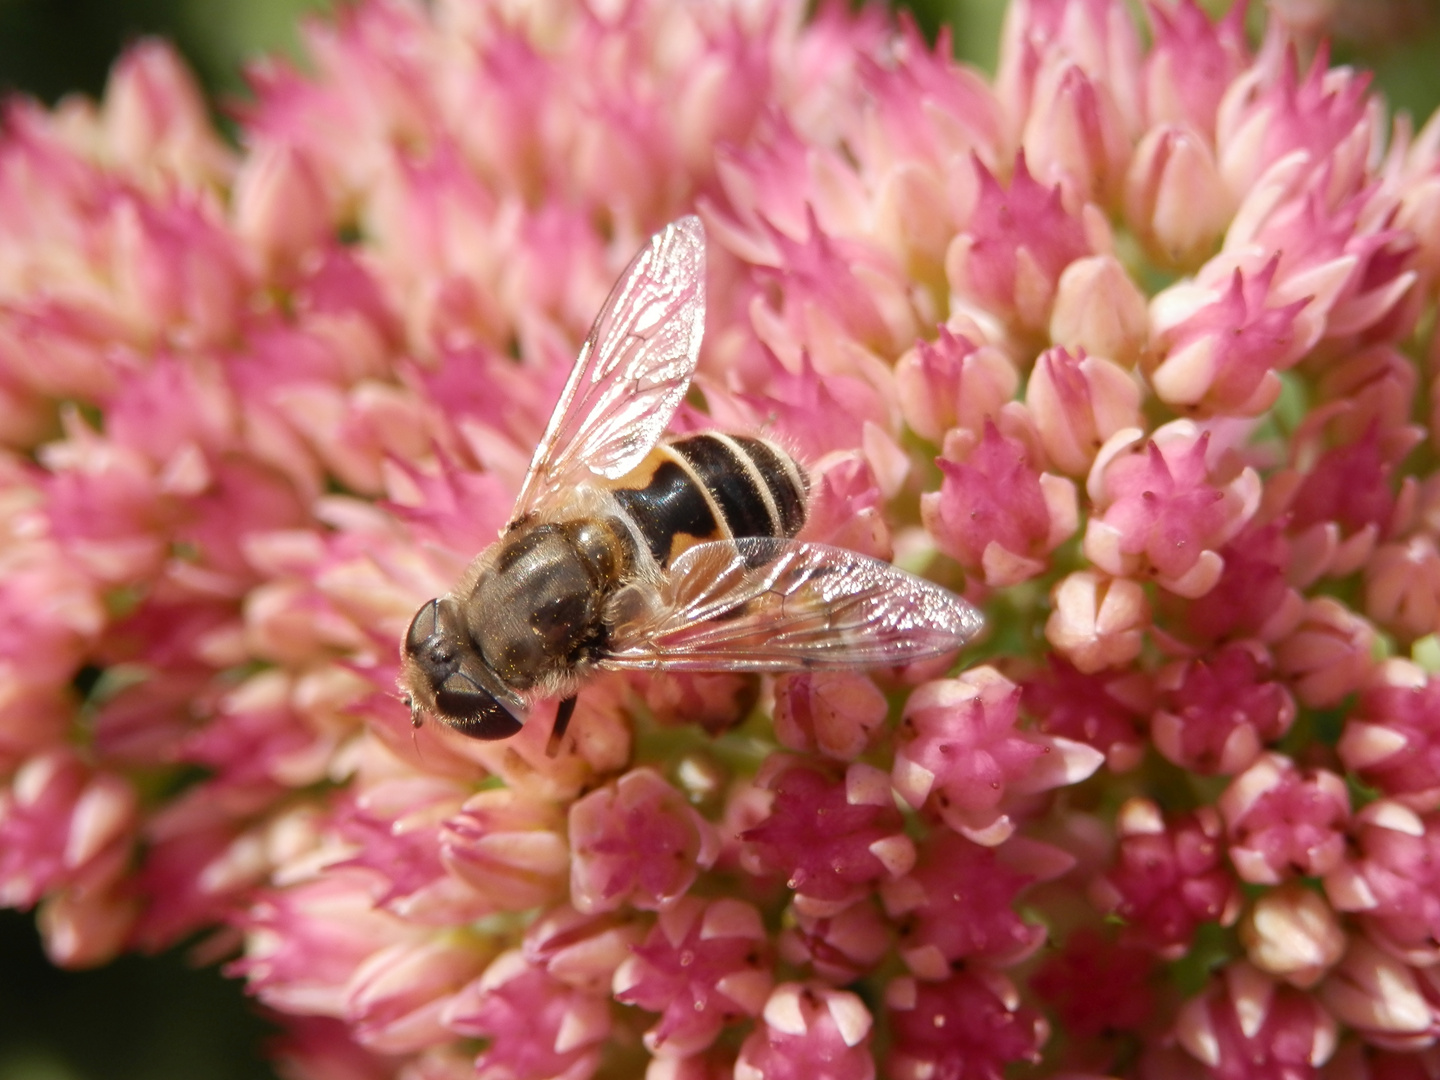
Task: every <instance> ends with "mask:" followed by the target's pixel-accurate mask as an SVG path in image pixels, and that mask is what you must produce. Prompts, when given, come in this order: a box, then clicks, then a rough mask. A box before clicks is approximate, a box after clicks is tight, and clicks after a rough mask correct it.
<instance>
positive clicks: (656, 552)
mask: <svg viewBox="0 0 1440 1080" xmlns="http://www.w3.org/2000/svg"><path fill="white" fill-rule="evenodd" d="M704 325H705V230H704V227H703V226H702V225H701V223H700V219H699V218H697V217H693V216H692V217H684V218H681V219H680V220H679V221H676V222H673V223H672V224H670V225H669V226H667V227H666V228H665V229H664V230H662V231H661V232H659V233H657V234H656V235H655V236H654V237H652V238H651V240H650V243H649V244H648V245H647V246H646V247H645V248H644V249H642V250H641V252H640V253H639V254H638V255H636V256H635V259H634V260H633V261H632V262H631V263H630V265H629V267H628V268H627V269H626V270H625V272H624V274H622V275H621V277H620V280H619V281H618V282H617V283H616V285H615V287H614V289H612V290H611V293H610V296H609V298H608V299H607V300H606V302H605V306H604V307H603V308H602V309H601V311H600V315H599V317H598V318H596V320H595V325H594V326H593V327H592V328H591V330H590V335H589V337H588V338H587V339H586V341H585V344H584V346H583V347H582V348H581V350H580V356H579V358H578V359H577V360H576V362H575V369H574V371H572V372H571V373H570V378H569V380H568V381H567V383H566V384H565V389H564V392H563V393H562V394H561V395H560V401H559V403H558V404H557V405H556V407H555V412H554V414H553V415H552V416H551V417H550V423H549V425H548V427H547V428H546V429H545V435H544V437H543V438H542V439H541V440H540V445H539V446H538V447H536V450H535V456H534V457H533V458H532V460H531V463H530V469H529V472H528V474H527V475H526V477H525V481H524V483H523V484H522V485H521V488H520V496H519V499H518V500H517V502H516V504H515V510H514V512H513V514H512V515H511V518H510V523H509V524H508V525H507V526H506V527H505V529H504V530H503V531H502V533H501V535H500V538H499V539H498V540H497V541H496V542H495V543H494V544H492V545H491V546H490V547H488V548H486V549H485V550H484V551H482V552H481V553H480V554H479V555H478V556H477V557H476V559H475V561H474V562H472V563H471V564H470V566H469V568H468V569H467V570H466V571H465V573H464V575H463V576H462V577H461V578H460V581H459V582H458V583H457V584H456V586H455V588H454V589H452V590H451V591H450V592H449V593H447V594H446V595H445V596H441V597H437V598H435V599H433V600H429V601H427V602H426V603H425V604H424V605H423V606H422V607H421V608H420V610H419V611H418V612H417V613H416V615H415V618H414V619H413V620H412V621H411V623H410V628H409V630H407V631H406V633H405V639H404V641H403V642H402V643H401V647H400V688H401V690H402V691H403V693H404V695H405V700H406V702H407V704H408V705H409V707H410V713H411V720H412V722H413V723H414V724H415V725H416V726H418V725H419V724H420V722H421V719H422V715H423V714H424V713H430V714H431V715H433V716H435V717H436V718H437V719H439V720H441V721H443V722H444V723H446V724H448V725H450V726H451V727H453V728H455V729H456V730H457V731H459V732H461V733H463V734H465V735H469V736H472V737H473V738H477V739H503V738H506V737H507V736H510V735H513V734H514V733H515V732H516V731H518V730H519V729H520V727H521V725H522V724H523V723H524V722H525V716H526V713H527V712H528V709H529V707H530V706H531V705H533V704H534V703H535V702H536V701H538V700H541V699H544V698H560V699H562V700H561V703H560V706H559V709H558V711H557V713H556V719H555V728H554V733H553V734H552V737H551V746H552V748H553V747H554V746H555V745H556V741H557V740H558V739H559V738H560V737H561V736H562V735H563V734H564V731H565V725H566V724H567V723H568V721H569V718H570V714H571V713H572V712H573V711H574V707H575V696H576V694H577V692H578V691H579V688H580V686H581V684H582V683H583V682H584V680H585V678H586V676H587V675H589V674H590V673H592V672H594V671H597V670H599V671H605V670H608V671H620V670H642V671H770V672H780V671H797V670H802V669H808V668H821V667H835V666H846V667H853V666H863V665H881V664H903V663H908V662H910V661H913V660H919V659H922V658H925V657H930V656H935V655H939V654H942V653H945V652H949V651H950V650H952V649H956V648H958V647H959V646H961V645H963V644H964V643H965V642H966V641H968V640H969V639H970V638H972V637H973V636H974V635H975V634H976V633H977V632H978V631H979V629H980V625H981V619H980V614H979V612H978V611H976V609H975V608H974V607H972V606H971V605H970V604H968V603H966V602H965V601H963V600H961V599H960V598H958V597H956V596H954V595H953V594H951V593H950V592H948V591H947V590H945V589H943V588H941V587H940V586H938V585H935V584H933V583H931V582H929V581H925V580H923V579H921V578H918V577H915V576H913V575H911V574H907V573H905V572H904V571H902V570H898V569H896V568H895V567H894V566H891V565H890V564H889V563H886V562H881V561H879V560H877V559H872V558H869V557H867V556H864V555H860V554H858V553H856V552H853V551H847V550H845V549H843V548H836V547H829V546H826V545H823V544H811V543H805V542H802V541H799V540H797V539H795V537H796V535H797V534H798V533H799V532H800V530H801V527H802V526H803V525H804V524H805V504H806V496H807V493H808V489H809V481H808V478H807V477H806V474H805V471H804V470H803V469H802V468H801V466H800V465H799V464H798V463H797V462H796V461H795V460H794V459H793V458H792V457H791V456H790V455H789V454H788V453H786V451H785V450H783V449H782V448H781V447H779V446H777V445H776V444H775V443H773V442H771V441H770V440H768V439H763V438H759V437H756V436H746V435H726V434H721V433H718V432H706V433H702V434H698V435H687V436H684V437H680V438H674V439H662V438H661V435H662V433H663V432H664V430H665V428H666V426H667V425H668V424H669V422H670V418H671V416H672V415H673V414H674V412H675V408H676V406H677V405H678V404H679V403H680V399H681V398H682V397H683V396H684V394H685V392H686V390H687V389H688V388H689V385H690V378H691V376H692V375H693V374H694V372H695V363H696V360H697V358H698V356H699V352H700V338H701V335H702V333H703V331H704Z"/></svg>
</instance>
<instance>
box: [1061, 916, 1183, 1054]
mask: <svg viewBox="0 0 1440 1080" xmlns="http://www.w3.org/2000/svg"><path fill="white" fill-rule="evenodd" d="M1154 978H1155V961H1154V959H1153V957H1151V956H1150V954H1149V953H1147V952H1146V950H1144V949H1140V948H1135V947H1133V946H1126V945H1121V944H1119V943H1118V942H1115V941H1113V940H1110V939H1107V938H1104V937H1101V936H1100V934H1099V933H1097V932H1095V931H1093V930H1089V929H1086V930H1079V931H1076V933H1075V934H1073V935H1072V936H1071V938H1070V940H1069V941H1067V942H1066V943H1065V946H1064V949H1063V950H1062V951H1060V952H1057V953H1055V954H1053V955H1051V956H1050V957H1048V958H1047V959H1046V960H1045V962H1044V964H1043V965H1042V966H1041V969H1040V971H1039V972H1038V973H1037V974H1036V975H1035V978H1034V980H1033V981H1032V985H1033V986H1034V988H1035V992H1036V993H1037V994H1039V995H1040V996H1041V997H1042V998H1043V999H1044V1000H1045V1001H1046V1002H1047V1003H1049V1004H1050V1005H1051V1006H1053V1007H1054V1008H1055V1009H1056V1011H1057V1012H1058V1013H1059V1014H1060V1016H1061V1018H1062V1019H1063V1020H1064V1021H1065V1029H1066V1030H1067V1031H1070V1032H1072V1033H1074V1034H1075V1035H1076V1036H1078V1037H1079V1038H1093V1037H1094V1036H1097V1035H1103V1034H1106V1033H1108V1032H1116V1031H1126V1030H1134V1029H1136V1028H1140V1027H1143V1026H1144V1024H1145V1021H1146V1019H1148V1017H1149V1016H1150V1015H1151V1014H1152V1012H1153V1011H1154V1009H1155V1005H1156V1001H1155V997H1154V993H1153V989H1152V986H1151V983H1152V982H1153V980H1154Z"/></svg>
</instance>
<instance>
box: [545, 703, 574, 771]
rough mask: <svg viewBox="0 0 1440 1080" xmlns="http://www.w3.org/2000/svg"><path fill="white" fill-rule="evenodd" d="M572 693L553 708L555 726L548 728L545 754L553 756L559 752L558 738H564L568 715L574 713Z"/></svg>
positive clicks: (568, 721) (568, 722) (568, 724)
mask: <svg viewBox="0 0 1440 1080" xmlns="http://www.w3.org/2000/svg"><path fill="white" fill-rule="evenodd" d="M577 700H578V699H577V698H576V696H575V695H574V694H572V695H570V696H569V697H567V698H566V699H565V700H564V701H562V702H560V705H559V707H558V708H556V710H555V726H554V727H552V728H551V729H550V742H549V743H548V744H547V745H546V747H545V756H546V757H554V756H555V755H556V754H558V753H560V740H561V739H563V738H565V729H566V728H568V727H569V726H570V717H571V716H573V715H574V714H575V702H576V701H577Z"/></svg>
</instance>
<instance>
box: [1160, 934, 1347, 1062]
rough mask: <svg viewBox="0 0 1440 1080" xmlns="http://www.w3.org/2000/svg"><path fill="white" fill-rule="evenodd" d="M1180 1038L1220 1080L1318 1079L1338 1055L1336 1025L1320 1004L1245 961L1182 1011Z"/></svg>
mask: <svg viewBox="0 0 1440 1080" xmlns="http://www.w3.org/2000/svg"><path fill="white" fill-rule="evenodd" d="M1176 1037H1177V1038H1178V1039H1179V1041H1180V1045H1181V1046H1183V1047H1185V1049H1186V1050H1188V1051H1190V1053H1191V1054H1193V1055H1194V1056H1195V1057H1196V1058H1198V1059H1199V1060H1200V1061H1201V1062H1203V1063H1204V1064H1205V1065H1206V1067H1207V1068H1208V1069H1209V1070H1210V1071H1211V1074H1212V1075H1214V1076H1218V1077H1226V1078H1229V1077H1237V1078H1238V1077H1249V1076H1254V1075H1256V1074H1257V1071H1259V1070H1267V1071H1269V1072H1270V1073H1271V1074H1272V1075H1278V1076H1308V1075H1314V1071H1315V1069H1317V1068H1318V1067H1319V1066H1321V1065H1324V1064H1325V1062H1326V1061H1328V1060H1329V1059H1330V1055H1331V1054H1333V1053H1334V1052H1335V1042H1336V1030H1335V1021H1334V1020H1333V1019H1332V1018H1331V1016H1330V1014H1329V1013H1327V1012H1326V1011H1325V1010H1324V1009H1323V1008H1321V1006H1320V1004H1319V1003H1318V1002H1316V1001H1315V1000H1314V999H1313V998H1311V997H1309V996H1308V995H1305V994H1302V993H1301V992H1300V991H1298V990H1295V989H1294V988H1292V987H1288V986H1284V985H1281V984H1277V983H1276V982H1274V981H1273V980H1272V979H1270V978H1269V977H1267V976H1265V975H1263V974H1261V973H1260V972H1258V971H1256V970H1255V969H1254V968H1252V967H1250V965H1248V964H1246V963H1244V962H1243V961H1241V962H1239V963H1235V964H1232V965H1230V966H1229V967H1227V968H1226V969H1225V971H1224V972H1223V973H1222V975H1221V977H1220V978H1219V979H1217V980H1216V981H1215V983H1214V984H1212V985H1211V987H1210V988H1209V989H1208V990H1207V991H1206V992H1205V993H1204V994H1203V995H1202V996H1200V997H1197V998H1192V999H1191V1000H1190V1001H1188V1002H1186V1003H1185V1005H1184V1007H1183V1008H1182V1009H1181V1010H1180V1018H1179V1026H1178V1028H1177V1030H1176Z"/></svg>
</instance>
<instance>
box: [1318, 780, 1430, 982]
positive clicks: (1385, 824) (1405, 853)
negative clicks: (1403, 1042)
mask: <svg viewBox="0 0 1440 1080" xmlns="http://www.w3.org/2000/svg"><path fill="white" fill-rule="evenodd" d="M1429 824H1430V822H1429V821H1428V820H1427V819H1425V818H1422V817H1420V815H1418V814H1416V813H1415V812H1414V811H1412V810H1410V809H1408V808H1407V807H1404V806H1401V805H1400V804H1398V803H1393V802H1389V801H1386V800H1381V801H1378V802H1373V803H1371V804H1370V805H1368V806H1366V807H1365V808H1364V809H1363V810H1361V811H1360V812H1359V813H1358V814H1357V815H1356V821H1355V825H1354V828H1355V832H1356V837H1355V845H1354V850H1353V851H1351V852H1347V853H1346V854H1347V857H1346V858H1345V860H1344V861H1343V862H1341V863H1340V864H1339V865H1337V866H1335V867H1334V868H1333V869H1332V870H1331V871H1330V872H1329V874H1328V875H1327V876H1326V878H1325V891H1326V893H1327V894H1328V895H1329V897H1330V899H1331V901H1332V902H1333V903H1334V905H1335V906H1336V907H1337V908H1338V909H1340V910H1341V911H1354V912H1359V913H1360V919H1361V922H1362V923H1363V924H1364V925H1365V927H1366V929H1367V931H1368V932H1369V933H1370V935H1371V936H1372V937H1373V938H1374V939H1375V941H1376V943H1377V944H1380V945H1382V946H1383V947H1385V948H1386V949H1388V950H1389V951H1391V952H1392V953H1394V954H1396V955H1398V956H1400V957H1402V958H1404V959H1406V960H1407V961H1409V962H1411V963H1416V964H1425V965H1429V964H1433V963H1434V962H1435V960H1436V958H1437V956H1440V947H1437V945H1436V940H1437V933H1440V893H1437V891H1436V884H1435V869H1434V866H1435V862H1436V855H1435V843H1436V841H1435V838H1434V836H1433V834H1432V832H1431V830H1430V828H1429Z"/></svg>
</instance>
